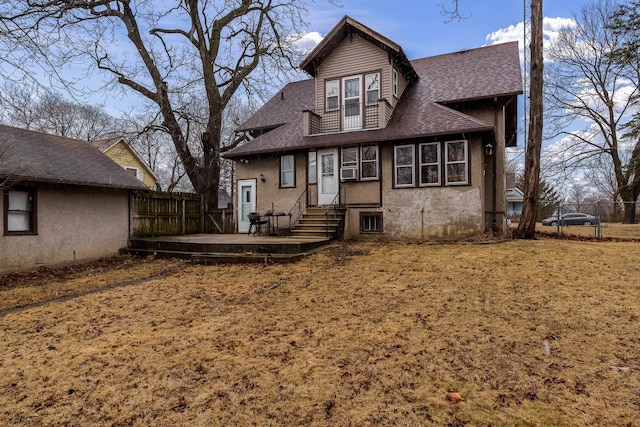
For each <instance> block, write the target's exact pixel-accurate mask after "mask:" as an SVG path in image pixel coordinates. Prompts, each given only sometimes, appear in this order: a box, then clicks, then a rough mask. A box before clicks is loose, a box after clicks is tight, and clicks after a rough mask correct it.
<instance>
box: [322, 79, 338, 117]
mask: <svg viewBox="0 0 640 427" xmlns="http://www.w3.org/2000/svg"><path fill="white" fill-rule="evenodd" d="M326 98H327V101H326V105H325V109H326V110H327V111H331V110H337V109H338V108H340V82H339V81H338V80H330V81H328V82H327V83H326Z"/></svg>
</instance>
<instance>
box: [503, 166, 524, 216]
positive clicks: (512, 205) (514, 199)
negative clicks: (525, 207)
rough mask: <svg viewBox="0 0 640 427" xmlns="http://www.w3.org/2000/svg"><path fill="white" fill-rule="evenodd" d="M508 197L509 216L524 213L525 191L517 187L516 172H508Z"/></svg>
mask: <svg viewBox="0 0 640 427" xmlns="http://www.w3.org/2000/svg"><path fill="white" fill-rule="evenodd" d="M506 187H507V189H506V197H507V218H517V217H520V215H522V203H523V201H524V193H523V192H522V190H520V189H519V188H518V187H516V174H515V173H513V172H507V173H506Z"/></svg>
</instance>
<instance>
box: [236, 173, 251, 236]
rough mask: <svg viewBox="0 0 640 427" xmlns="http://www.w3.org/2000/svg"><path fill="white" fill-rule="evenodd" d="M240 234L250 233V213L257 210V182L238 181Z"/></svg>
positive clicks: (248, 180) (249, 180)
mask: <svg viewBox="0 0 640 427" xmlns="http://www.w3.org/2000/svg"><path fill="white" fill-rule="evenodd" d="M237 194H238V233H248V232H249V226H250V221H249V216H248V215H249V213H251V212H255V210H256V180H255V179H240V180H238V193H237Z"/></svg>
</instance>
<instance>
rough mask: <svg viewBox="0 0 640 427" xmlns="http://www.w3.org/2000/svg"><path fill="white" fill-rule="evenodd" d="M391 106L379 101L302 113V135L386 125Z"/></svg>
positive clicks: (384, 101) (374, 127) (382, 100)
mask: <svg viewBox="0 0 640 427" xmlns="http://www.w3.org/2000/svg"><path fill="white" fill-rule="evenodd" d="M390 110H391V106H390V105H389V103H388V102H387V101H386V100H384V99H381V100H380V101H378V102H377V103H375V104H361V103H351V104H347V105H343V106H341V107H340V108H336V109H333V110H328V111H327V110H321V111H312V110H305V111H304V134H305V136H308V135H319V134H323V133H335V132H343V131H351V130H362V129H376V128H382V127H384V126H385V125H386V122H387V120H388V117H389V116H390V114H389V113H390Z"/></svg>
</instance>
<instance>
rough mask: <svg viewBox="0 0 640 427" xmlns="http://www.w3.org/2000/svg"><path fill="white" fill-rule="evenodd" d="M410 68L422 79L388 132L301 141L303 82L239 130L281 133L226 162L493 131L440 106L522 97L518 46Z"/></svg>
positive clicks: (306, 89) (310, 97)
mask: <svg viewBox="0 0 640 427" xmlns="http://www.w3.org/2000/svg"><path fill="white" fill-rule="evenodd" d="M412 65H413V66H414V68H415V70H416V71H417V72H418V74H419V76H420V79H419V80H417V81H415V82H414V83H413V84H411V85H410V86H409V87H408V88H407V89H406V91H405V92H404V94H403V95H402V97H401V99H400V101H399V102H398V104H397V106H396V108H395V110H394V111H393V114H392V116H391V119H390V120H389V123H388V124H387V127H386V128H384V129H374V130H367V131H354V132H343V133H334V134H323V135H315V136H307V137H303V129H302V126H303V118H302V111H303V110H305V109H312V108H313V107H314V106H313V103H314V96H315V94H314V83H313V80H304V81H300V82H297V83H290V84H289V85H287V86H285V89H284V93H285V95H284V99H280V95H279V94H276V96H274V97H273V98H272V99H271V100H269V101H268V102H267V103H266V104H265V105H264V106H263V107H262V108H261V109H260V110H258V111H257V112H256V113H255V114H254V115H253V116H252V117H251V118H250V119H249V120H247V122H245V123H244V124H243V125H242V126H241V127H240V129H238V130H239V131H245V130H251V129H258V128H262V129H268V128H274V127H276V126H279V127H277V128H276V129H274V130H272V131H270V132H267V133H265V134H263V135H261V136H260V137H258V138H256V139H254V140H253V141H251V142H248V143H246V144H244V145H241V146H239V147H237V148H234V149H233V150H230V151H228V152H227V153H225V154H224V157H227V158H232V159H233V158H240V157H243V156H248V155H255V154H263V153H273V152H284V151H291V150H297V149H303V148H311V147H329V146H337V145H349V144H358V143H364V142H381V141H394V140H402V139H408V138H418V137H429V136H440V135H447V134H455V133H472V132H485V131H491V130H493V126H492V125H490V124H487V123H484V122H482V121H481V120H479V119H476V118H474V117H471V116H469V115H466V114H463V113H461V112H458V111H455V110H453V109H451V108H447V107H446V106H444V105H441V104H448V103H453V102H456V101H460V102H461V101H470V100H476V99H483V98H493V97H498V96H513V95H517V94H521V93H522V80H521V74H520V60H519V54H518V45H517V43H516V42H514V43H505V44H501V45H493V46H487V47H481V48H478V49H473V50H467V51H463V52H455V53H450V54H446V55H439V56H435V57H429V58H422V59H418V60H415V61H412ZM290 92H291V93H290Z"/></svg>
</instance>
